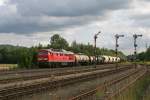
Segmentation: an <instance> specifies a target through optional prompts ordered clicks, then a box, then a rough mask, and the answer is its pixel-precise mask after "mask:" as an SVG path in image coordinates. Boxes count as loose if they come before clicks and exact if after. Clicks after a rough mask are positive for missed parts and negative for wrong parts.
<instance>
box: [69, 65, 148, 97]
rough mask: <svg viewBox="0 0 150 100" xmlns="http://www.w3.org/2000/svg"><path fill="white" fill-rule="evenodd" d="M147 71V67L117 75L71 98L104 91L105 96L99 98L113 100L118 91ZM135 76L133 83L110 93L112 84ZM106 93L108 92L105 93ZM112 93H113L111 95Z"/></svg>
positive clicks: (89, 95) (88, 95)
mask: <svg viewBox="0 0 150 100" xmlns="http://www.w3.org/2000/svg"><path fill="white" fill-rule="evenodd" d="M145 73H146V69H141V68H140V69H136V70H134V71H132V72H130V73H128V74H124V75H121V76H119V77H116V78H114V79H111V80H108V81H106V82H105V83H104V84H101V85H100V86H98V87H96V88H94V89H92V90H89V91H86V92H85V91H84V93H81V94H79V95H77V96H74V97H72V98H70V99H69V100H85V99H86V98H88V97H91V96H93V95H94V94H96V93H97V92H98V91H101V92H102V91H103V92H104V96H102V97H101V98H99V99H100V100H111V98H112V97H113V96H115V95H117V93H118V92H121V91H122V90H124V89H125V88H127V86H129V85H130V84H131V83H133V82H135V81H136V80H137V79H138V78H140V77H141V76H143V75H144V74H145ZM133 75H135V76H134V78H133V82H131V83H127V84H129V85H127V86H126V87H123V88H121V89H120V90H119V91H117V92H113V93H110V92H109V91H108V90H109V89H110V88H109V87H111V86H112V85H114V84H117V83H119V82H121V81H123V80H125V79H127V78H129V77H131V76H133ZM106 88H109V89H106ZM110 90H111V89H110ZM105 93H106V94H105ZM110 94H111V95H110Z"/></svg>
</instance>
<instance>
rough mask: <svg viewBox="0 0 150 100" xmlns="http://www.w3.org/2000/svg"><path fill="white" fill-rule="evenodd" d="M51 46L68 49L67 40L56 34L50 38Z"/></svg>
mask: <svg viewBox="0 0 150 100" xmlns="http://www.w3.org/2000/svg"><path fill="white" fill-rule="evenodd" d="M50 44H51V47H52V48H54V49H68V46H69V44H68V42H67V41H66V40H65V39H64V38H62V37H61V36H60V35H58V34H54V35H53V36H52V37H51V40H50Z"/></svg>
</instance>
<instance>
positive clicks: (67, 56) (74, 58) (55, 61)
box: [37, 49, 120, 67]
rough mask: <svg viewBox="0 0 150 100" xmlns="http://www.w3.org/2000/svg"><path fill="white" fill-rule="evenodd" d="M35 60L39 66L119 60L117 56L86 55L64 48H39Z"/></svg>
mask: <svg viewBox="0 0 150 100" xmlns="http://www.w3.org/2000/svg"><path fill="white" fill-rule="evenodd" d="M37 61H38V64H39V66H40V67H41V66H42V67H59V66H78V65H92V64H95V63H96V64H109V63H116V62H120V58H119V57H112V56H106V55H97V56H96V57H95V56H87V55H85V54H83V53H78V54H76V53H73V52H71V51H66V50H57V49H41V50H39V51H38V56H37Z"/></svg>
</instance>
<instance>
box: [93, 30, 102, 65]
mask: <svg viewBox="0 0 150 100" xmlns="http://www.w3.org/2000/svg"><path fill="white" fill-rule="evenodd" d="M100 33H101V31H99V32H98V33H97V34H95V35H94V57H95V58H94V67H95V68H96V63H97V60H96V57H97V56H96V40H97V38H98V35H99V34H100Z"/></svg>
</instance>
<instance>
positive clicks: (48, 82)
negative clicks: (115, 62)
mask: <svg viewBox="0 0 150 100" xmlns="http://www.w3.org/2000/svg"><path fill="white" fill-rule="evenodd" d="M129 68H131V67H124V68H119V69H118V70H117V71H123V70H127V69H129ZM117 71H116V70H114V69H113V70H108V69H105V70H103V71H102V70H98V71H92V72H84V73H79V74H71V75H65V76H58V77H57V76H56V77H55V76H54V77H50V78H43V79H37V80H32V81H25V82H22V83H14V84H6V85H3V86H1V89H0V97H1V99H2V100H3V99H8V98H11V97H15V96H18V95H24V94H28V93H32V92H34V91H39V90H43V89H48V88H49V89H53V88H56V87H58V86H63V85H67V84H71V83H74V82H78V81H85V80H88V79H92V78H94V77H96V76H97V75H98V76H99V77H103V76H106V75H110V74H113V73H116V72H117ZM60 83H61V84H60ZM14 91H15V92H14Z"/></svg>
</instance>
